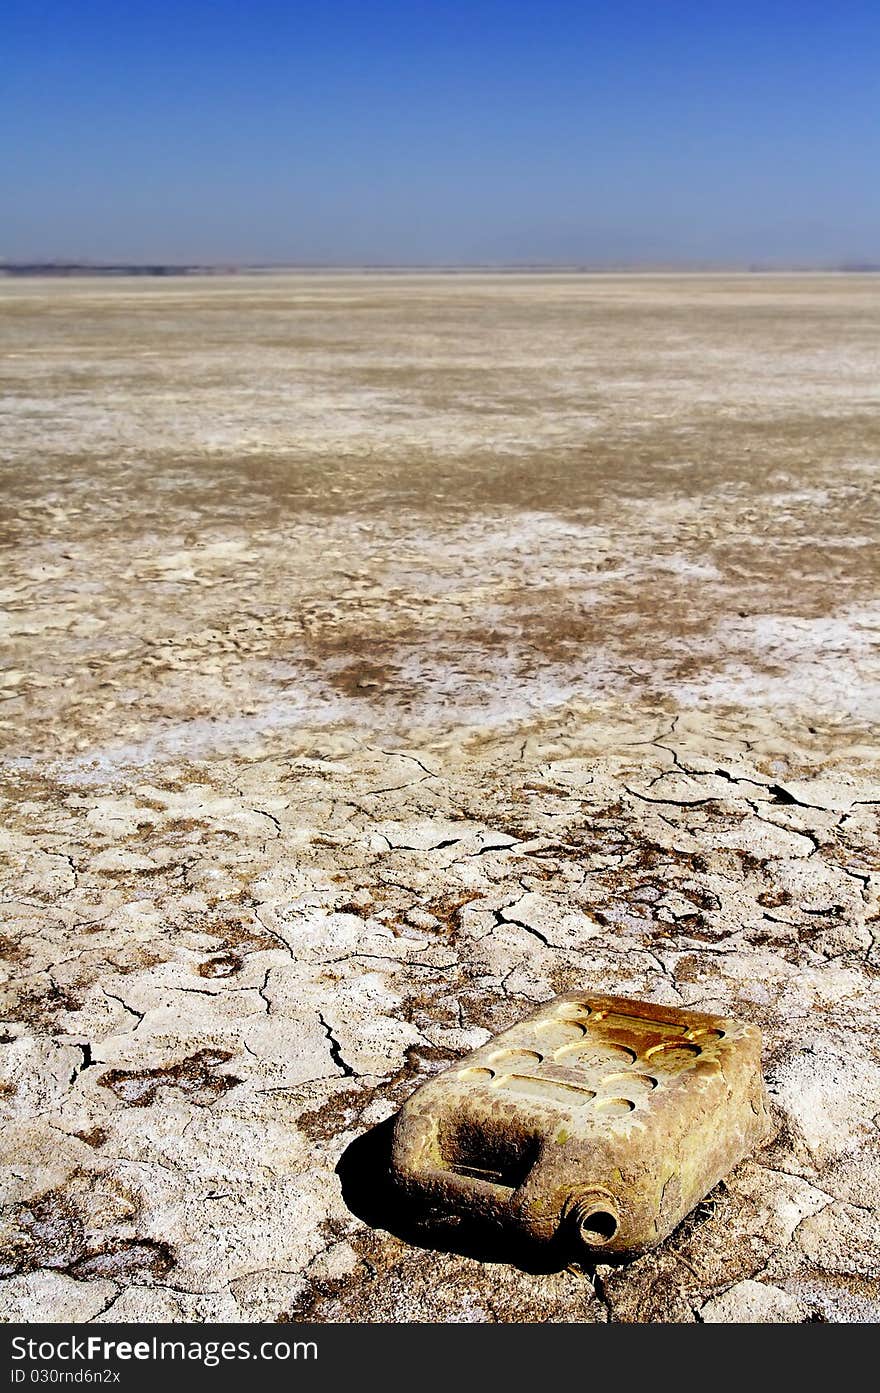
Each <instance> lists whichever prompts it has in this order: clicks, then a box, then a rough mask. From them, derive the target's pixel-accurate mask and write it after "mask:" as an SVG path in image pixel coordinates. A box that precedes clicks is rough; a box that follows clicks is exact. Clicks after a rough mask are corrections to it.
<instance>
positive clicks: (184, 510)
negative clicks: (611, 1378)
mask: <svg viewBox="0 0 880 1393" xmlns="http://www.w3.org/2000/svg"><path fill="white" fill-rule="evenodd" d="M0 316H2V324H3V344H4V355H3V360H2V374H3V385H4V397H5V403H6V404H5V408H4V411H5V415H6V429H5V431H4V440H5V445H4V447H3V450H4V453H3V463H2V470H3V488H4V510H3V519H2V541H3V546H4V565H3V573H2V577H0V584H2V600H3V617H2V624H3V637H4V648H5V652H6V654H7V657H8V661H7V663H6V666H5V670H4V675H3V678H2V681H3V688H2V695H3V697H4V701H3V703H2V705H0V730H2V735H3V739H4V749H5V758H4V762H3V766H2V799H3V803H2V808H3V815H2V822H0V847H2V853H3V862H2V881H0V897H2V906H0V909H2V916H3V928H2V934H3V937H2V948H3V957H4V962H5V968H6V978H7V982H6V988H5V1003H4V1005H3V1007H2V1011H3V1024H2V1027H0V1032H2V1033H0V1042H2V1043H0V1080H2V1082H0V1092H2V1096H0V1106H2V1109H3V1116H4V1122H3V1135H4V1148H3V1150H4V1153H5V1154H4V1162H3V1182H2V1183H3V1193H2V1198H3V1204H4V1209H3V1237H2V1258H0V1261H2V1273H3V1279H2V1281H0V1308H2V1312H3V1315H4V1317H5V1318H6V1319H24V1320H31V1321H35V1320H47V1319H53V1318H54V1319H63V1320H74V1321H91V1320H103V1321H129V1320H138V1319H139V1320H171V1321H190V1320H208V1321H213V1320H260V1321H278V1320H281V1321H288V1320H299V1319H308V1320H316V1321H340V1320H369V1321H409V1320H431V1321H438V1320H439V1321H571V1320H575V1321H587V1322H590V1321H608V1320H616V1321H736V1320H762V1321H812V1320H827V1321H863V1320H876V1319H877V1317H878V1313H880V1293H878V1278H877V1274H878V1269H880V1158H878V1146H877V1142H878V1123H880V1061H878V1036H877V1008H878V998H880V992H878V986H880V983H878V942H877V929H878V922H880V920H878V897H877V886H878V844H880V839H878V832H877V817H878V800H880V792H878V779H877V774H878V766H880V758H878V745H877V742H876V730H877V725H876V722H877V717H878V711H880V702H878V698H877V692H878V686H877V679H878V670H880V662H878V656H877V636H878V625H880V606H878V601H877V584H876V582H877V563H876V542H877V521H878V492H877V473H876V469H877V459H878V453H880V431H878V427H877V419H878V418H877V413H876V383H877V381H878V369H880V361H878V360H880V352H878V347H877V345H878V343H880V335H878V329H880V301H878V289H877V282H876V280H875V279H873V278H871V277H851V278H846V277H818V276H817V277H801V278H799V277H777V278H772V277H618V278H615V277H562V276H558V277H519V276H496V277H490V276H480V277H477V276H473V277H471V276H457V277H427V276H425V277H416V276H372V277H364V276H338V277H332V276H321V277H317V276H302V277H297V276H290V277H272V278H268V277H266V278H252V279H250V278H238V279H230V280H223V279H217V280H200V281H179V282H126V281H120V282H118V283H113V284H108V283H106V282H88V281H80V282H68V283H61V284H46V283H44V282H17V283H14V284H12V283H10V284H7V285H2V284H0ZM582 986H586V987H588V988H590V989H594V990H597V991H611V992H618V993H621V994H627V995H631V996H643V997H645V998H647V999H649V1000H653V1001H656V1002H669V1003H681V1004H683V1005H685V1006H695V1007H699V1008H700V1009H704V1010H710V1011H719V1012H729V1013H732V1014H736V1015H740V1016H742V1017H744V1018H746V1019H748V1020H750V1021H754V1022H756V1023H758V1024H759V1025H760V1026H761V1028H762V1030H763V1032H764V1038H765V1048H766V1053H765V1073H766V1078H767V1081H768V1086H769V1090H770V1094H771V1098H772V1103H773V1108H774V1113H775V1118H776V1122H777V1125H778V1134H777V1136H776V1139H775V1140H774V1141H773V1142H772V1143H771V1144H770V1145H769V1146H768V1147H767V1148H766V1149H764V1150H763V1151H761V1152H760V1153H758V1154H757V1155H755V1156H754V1157H753V1158H751V1159H749V1160H748V1161H746V1162H745V1163H744V1164H742V1165H740V1166H739V1167H737V1169H736V1170H735V1171H734V1172H733V1174H731V1175H730V1176H729V1177H728V1179H727V1180H726V1181H725V1182H723V1183H722V1184H721V1185H719V1186H718V1187H717V1189H716V1190H715V1191H714V1192H713V1193H712V1194H711V1196H709V1197H708V1198H707V1200H706V1201H704V1202H703V1203H702V1204H701V1205H700V1206H699V1207H698V1209H697V1210H696V1211H695V1212H694V1213H693V1214H692V1215H691V1216H690V1217H689V1218H688V1219H687V1220H686V1221H685V1222H684V1223H683V1224H682V1225H681V1226H680V1228H679V1229H678V1230H677V1231H676V1232H675V1233H674V1234H673V1235H672V1236H671V1238H670V1239H669V1240H668V1241H667V1242H666V1243H664V1244H663V1245H662V1246H661V1247H660V1248H659V1249H657V1250H656V1251H655V1252H653V1253H651V1254H648V1255H646V1256H642V1257H639V1258H636V1259H634V1260H632V1261H630V1262H627V1263H624V1264H622V1265H620V1266H614V1267H612V1266H610V1265H600V1266H598V1267H597V1268H595V1269H589V1270H583V1271H582V1270H563V1271H558V1272H554V1271H549V1272H548V1271H541V1272H535V1271H530V1270H526V1269H527V1265H526V1266H524V1267H520V1266H517V1264H516V1263H515V1262H513V1261H509V1260H504V1261H502V1260H500V1258H499V1255H497V1254H492V1253H491V1252H487V1251H484V1252H481V1251H479V1250H477V1251H474V1250H473V1248H468V1246H467V1245H466V1244H460V1245H459V1247H460V1248H461V1249H462V1251H454V1250H449V1251H438V1250H434V1249H432V1248H431V1247H429V1246H426V1244H425V1240H421V1242H417V1241H415V1240H414V1239H413V1236H412V1235H411V1234H407V1233H406V1232H405V1230H403V1229H401V1226H400V1225H399V1224H398V1223H397V1222H396V1218H395V1215H394V1212H393V1209H391V1210H389V1209H388V1207H387V1205H386V1208H385V1209H384V1210H382V1208H381V1205H380V1204H379V1203H378V1198H379V1195H380V1192H381V1189H382V1187H381V1184H380V1182H379V1179H378V1178H377V1177H378V1172H377V1173H376V1174H375V1175H373V1177H372V1180H371V1173H370V1172H369V1169H368V1168H367V1167H366V1163H365V1162H364V1161H363V1157H364V1156H365V1150H364V1148H365V1145H366V1143H365V1142H364V1141H363V1140H362V1139H363V1138H366V1139H367V1141H369V1139H370V1137H375V1136H379V1135H381V1133H382V1127H381V1124H382V1123H383V1122H385V1120H386V1119H388V1118H389V1117H390V1116H391V1115H392V1114H393V1112H394V1110H395V1108H396V1107H397V1106H398V1105H399V1104H400V1103H401V1102H402V1100H403V1099H404V1098H406V1097H407V1096H408V1094H409V1093H410V1092H411V1090H412V1089H413V1088H414V1087H416V1085H417V1084H418V1083H419V1082H420V1081H421V1080H423V1079H425V1078H427V1077H428V1076H429V1075H430V1074H431V1073H433V1072H434V1071H436V1070H438V1069H440V1068H443V1067H444V1066H446V1065H447V1064H448V1063H450V1062H451V1061H453V1060H455V1059H456V1058H458V1057H459V1056H460V1055H461V1054H462V1053H464V1052H466V1051H467V1050H469V1049H471V1048H473V1047H474V1046H476V1045H478V1044H480V1043H482V1042H483V1041H484V1040H486V1039H487V1037H488V1035H489V1033H491V1032H494V1031H496V1030H499V1029H501V1028H504V1027H506V1026H508V1025H510V1024H512V1023H513V1022H514V1021H516V1020H517V1019H518V1018H520V1017H521V1016H523V1015H525V1014H528V1013H529V1012H530V1011H531V1010H532V1008H533V1005H534V1003H537V1002H540V1001H542V1000H544V999H546V998H547V997H549V996H551V995H553V994H554V993H556V992H561V991H565V990H568V989H572V988H578V987H582ZM359 1157H360V1158H361V1161H359V1160H358V1158H359ZM359 1166H360V1171H361V1174H360V1189H361V1191H365V1192H366V1193H367V1202H361V1203H355V1202H354V1200H353V1199H352V1189H351V1185H350V1184H349V1185H348V1188H345V1185H346V1177H348V1180H349V1181H350V1180H351V1177H352V1176H354V1178H355V1180H357V1179H358V1169H359ZM338 1167H339V1170H338V1169H337V1168H338ZM371 1183H374V1184H375V1188H376V1196H377V1200H376V1203H375V1204H374V1205H372V1207H371V1205H370V1203H369V1202H368V1201H369V1190H370V1185H371ZM355 1188H356V1187H355ZM362 1199H363V1196H362ZM347 1201H348V1202H347ZM349 1205H351V1207H349ZM365 1215H366V1219H368V1220H369V1222H366V1221H365V1218H364V1216H365ZM508 1256H509V1255H508Z"/></svg>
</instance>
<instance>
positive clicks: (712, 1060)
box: [391, 992, 773, 1257]
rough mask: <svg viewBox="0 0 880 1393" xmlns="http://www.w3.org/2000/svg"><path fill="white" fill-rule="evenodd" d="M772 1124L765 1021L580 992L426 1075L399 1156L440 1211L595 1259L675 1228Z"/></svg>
mask: <svg viewBox="0 0 880 1393" xmlns="http://www.w3.org/2000/svg"><path fill="white" fill-rule="evenodd" d="M772 1132H773V1128H772V1125H771V1122H770V1116H769V1112H768V1104H767V1095H766V1090H765V1088H764V1081H763V1078H762V1075H761V1034H760V1031H759V1030H758V1029H757V1028H756V1027H755V1026H752V1025H747V1024H744V1023H743V1022H741V1021H736V1020H729V1019H726V1018H720V1017H717V1016H709V1015H703V1014H700V1013H698V1012H696V1011H683V1010H679V1009H678V1008H676V1007H668V1006H655V1005H653V1004H651V1003H649V1002H644V1001H631V1000H628V999H627V998H624V997H614V996H597V995H594V994H593V993H588V992H570V993H568V994H566V995H565V996H561V997H558V998H557V999H556V1000H555V1001H551V1002H548V1003H547V1005H545V1006H543V1007H542V1008H541V1009H540V1011H538V1012H537V1014H536V1015H534V1016H531V1017H530V1018H529V1019H528V1020H524V1021H521V1022H520V1023H519V1024H518V1025H515V1026H513V1027H512V1028H511V1029H510V1030H506V1031H504V1032H503V1033H502V1034H501V1035H497V1036H495V1038H494V1039H492V1040H490V1041H489V1042H488V1044H486V1045H483V1046H482V1047H481V1048H480V1049H478V1050H474V1052H473V1053H472V1054H470V1055H467V1056H466V1057H465V1058H464V1059H462V1060H461V1061H460V1062H459V1063H458V1064H456V1065H455V1066H453V1067H452V1068H451V1069H447V1070H445V1071H444V1072H443V1073H442V1074H439V1075H437V1076H436V1077H435V1078H433V1079H431V1080H429V1082H428V1083H425V1084H423V1085H422V1087H421V1088H419V1089H418V1090H417V1091H416V1092H415V1093H414V1094H413V1095H412V1097H411V1098H410V1099H409V1100H408V1101H407V1102H406V1103H405V1104H404V1106H403V1108H402V1109H401V1111H400V1113H399V1114H398V1118H397V1121H396V1124H395V1130H394V1139H393V1146H392V1161H391V1167H392V1175H393V1177H394V1179H395V1180H396V1182H397V1184H398V1185H400V1186H401V1187H402V1189H403V1190H404V1191H405V1192H406V1193H407V1195H408V1196H409V1197H410V1199H411V1200H414V1201H415V1202H416V1204H417V1206H418V1207H419V1208H420V1210H421V1212H422V1215H423V1217H424V1219H425V1220H426V1221H427V1222H428V1223H430V1222H431V1221H434V1222H438V1221H439V1222H444V1221H446V1222H448V1221H450V1220H452V1221H453V1222H455V1221H456V1219H457V1220H458V1221H459V1222H460V1219H461V1218H462V1217H473V1218H479V1219H482V1220H488V1221H489V1222H491V1223H494V1224H497V1225H499V1226H503V1227H505V1228H508V1229H510V1230H513V1231H515V1232H517V1233H519V1234H520V1235H521V1236H522V1237H523V1238H524V1239H529V1240H531V1241H537V1242H539V1243H553V1242H559V1241H561V1242H562V1243H563V1244H565V1245H566V1246H567V1247H568V1248H569V1250H570V1252H571V1253H572V1254H573V1255H576V1254H580V1255H581V1256H592V1257H596V1256H598V1254H599V1253H600V1252H601V1253H602V1254H603V1255H608V1254H611V1253H627V1252H638V1251H641V1250H644V1249H647V1248H651V1247H653V1246H654V1245H655V1244H657V1243H659V1242H661V1241H662V1240H663V1239H664V1238H665V1237H666V1236H667V1235H668V1234H669V1233H671V1232H672V1230H673V1229H674V1228H675V1227H676V1225H677V1224H678V1223H679V1222H680V1221H681V1220H682V1219H683V1218H684V1217H685V1215H686V1214H688V1213H689V1212H690V1210H691V1209H693V1207H694V1205H696V1204H698V1203H699V1201H700V1200H701V1199H702V1198H703V1197H704V1195H706V1194H708V1192H709V1191H710V1190H711V1189H712V1188H713V1187H714V1186H715V1185H716V1184H717V1183H718V1181H719V1180H721V1179H722V1177H723V1176H725V1175H727V1174H728V1172H729V1171H730V1170H731V1169H732V1168H733V1167H734V1166H735V1165H736V1164H737V1162H739V1161H740V1160H741V1159H742V1158H743V1157H744V1156H746V1155H748V1154H749V1152H751V1151H752V1150H753V1149H754V1148H755V1147H757V1146H758V1145H760V1144H761V1143H762V1142H764V1141H766V1140H768V1139H769V1138H770V1136H771V1135H772Z"/></svg>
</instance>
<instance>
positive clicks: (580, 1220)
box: [563, 1188, 620, 1249]
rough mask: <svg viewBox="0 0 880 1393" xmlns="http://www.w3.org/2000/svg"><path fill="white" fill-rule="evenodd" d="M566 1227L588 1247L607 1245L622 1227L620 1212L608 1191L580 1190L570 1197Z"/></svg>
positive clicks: (583, 1245)
mask: <svg viewBox="0 0 880 1393" xmlns="http://www.w3.org/2000/svg"><path fill="white" fill-rule="evenodd" d="M563 1220H564V1226H565V1228H566V1229H567V1230H568V1233H569V1235H570V1237H571V1238H573V1239H574V1240H575V1242H576V1243H577V1244H578V1245H579V1246H581V1247H584V1248H590V1249H592V1248H603V1247H604V1246H605V1244H606V1243H610V1242H611V1240H612V1238H614V1237H615V1235H616V1233H617V1230H618V1229H619V1228H620V1211H619V1210H618V1207H617V1202H616V1200H615V1199H614V1196H613V1195H612V1194H610V1193H609V1192H608V1191H607V1190H602V1189H598V1188H596V1189H592V1188H591V1189H588V1190H576V1191H573V1192H572V1194H571V1195H570V1196H569V1198H568V1202H567V1203H566V1206H565V1211H564V1214H563Z"/></svg>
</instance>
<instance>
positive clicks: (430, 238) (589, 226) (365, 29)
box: [0, 0, 880, 264]
mask: <svg viewBox="0 0 880 1393" xmlns="http://www.w3.org/2000/svg"><path fill="white" fill-rule="evenodd" d="M878 73H880V4H877V3H876V0H872V3H860V0H839V3H837V4H832V3H828V4H818V3H812V0H781V3H776V4H774V3H773V0H766V2H765V3H763V4H756V3H752V2H751V0H742V3H739V4H732V3H713V0H703V3H675V0H671V3H664V0H656V3H653V4H649V3H640V2H639V0H605V3H601V4H593V3H590V0H582V3H577V4H575V3H568V0H544V3H542V4H539V3H536V2H534V0H533V3H523V0H504V2H503V3H502V2H501V0H497V2H496V0H476V3H472V4H468V3H464V2H463V3H457V4H453V3H446V4H440V3H431V2H430V0H429V3H423V4H420V3H418V2H417V0H412V3H410V4H403V3H399V4H398V3H385V0H375V3H370V0H363V3H360V4H355V3H347V0H346V2H345V3H340V0H325V3H323V4H320V5H318V4H315V5H312V4H304V3H295V2H294V0H291V3H280V2H279V0H252V3H249V4H244V3H232V2H231V0H215V3H213V4H209V3H206V0H177V3H169V2H168V0H152V3H150V4H146V3H140V2H139V0H116V3H109V2H108V0H94V2H93V0H70V2H69V3H66V4H65V3H61V0H47V2H46V3H41V0H6V4H5V5H4V8H3V21H2V27H0V130H2V132H3V134H2V137H0V189H2V208H0V258H8V259H15V258H19V259H21V258H31V257H36V258H54V257H76V258H87V259H111V260H112V259H117V260H136V261H141V260H171V261H174V260H184V261H192V260H196V261H225V260H234V261H252V262H276V261H283V262H312V263H363V262H369V263H391V264H393V263H397V264H400V263H427V262H432V263H444V264H455V263H475V262H480V263H484V262H521V261H547V262H554V261H559V262H598V263H602V262H621V261H622V262H639V261H649V262H658V261H660V262H673V263H674V262H678V261H712V262H746V263H749V262H755V261H762V262H771V263H773V262H775V263H786V262H799V263H802V262H812V263H836V262H840V261H852V260H855V261H858V260H871V261H880V79H878Z"/></svg>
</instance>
